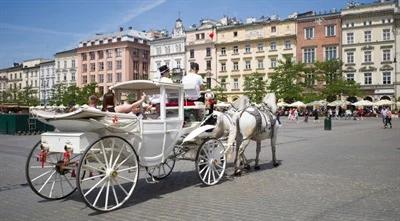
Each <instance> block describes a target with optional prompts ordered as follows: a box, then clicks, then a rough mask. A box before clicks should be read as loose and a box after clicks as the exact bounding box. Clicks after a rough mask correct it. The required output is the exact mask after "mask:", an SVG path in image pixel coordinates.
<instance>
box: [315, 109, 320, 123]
mask: <svg viewBox="0 0 400 221" xmlns="http://www.w3.org/2000/svg"><path fill="white" fill-rule="evenodd" d="M318 114H319V113H318V108H315V109H314V122H317V121H318V122H319V116H318Z"/></svg>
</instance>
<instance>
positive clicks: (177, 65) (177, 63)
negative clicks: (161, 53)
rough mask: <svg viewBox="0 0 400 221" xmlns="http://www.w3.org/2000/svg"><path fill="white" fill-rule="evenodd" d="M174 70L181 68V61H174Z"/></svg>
mask: <svg viewBox="0 0 400 221" xmlns="http://www.w3.org/2000/svg"><path fill="white" fill-rule="evenodd" d="M175 62H176V68H181V59H176V60H175Z"/></svg>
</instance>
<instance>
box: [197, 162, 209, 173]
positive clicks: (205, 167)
mask: <svg viewBox="0 0 400 221" xmlns="http://www.w3.org/2000/svg"><path fill="white" fill-rule="evenodd" d="M205 164H206V166H204V167H203V169H201V170H200V171H199V173H202V172H203V171H204V170H205V169H207V168H208V163H207V162H206V163H205Z"/></svg>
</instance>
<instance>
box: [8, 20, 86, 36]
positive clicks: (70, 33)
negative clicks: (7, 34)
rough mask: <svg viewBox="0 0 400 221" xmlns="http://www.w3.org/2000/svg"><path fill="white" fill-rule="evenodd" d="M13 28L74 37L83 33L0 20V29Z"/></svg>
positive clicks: (14, 29)
mask: <svg viewBox="0 0 400 221" xmlns="http://www.w3.org/2000/svg"><path fill="white" fill-rule="evenodd" d="M1 29H5V30H13V31H22V32H34V33H41V34H53V35H66V36H75V37H82V36H84V35H83V34H80V33H73V32H64V31H55V30H51V29H46V28H38V27H31V26H30V27H28V26H22V25H14V24H8V23H3V22H0V30H1Z"/></svg>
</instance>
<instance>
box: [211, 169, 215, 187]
mask: <svg viewBox="0 0 400 221" xmlns="http://www.w3.org/2000/svg"><path fill="white" fill-rule="evenodd" d="M214 172H215V170H214V168H213V169H212V170H211V173H212V178H213V183H214V182H215V174H214Z"/></svg>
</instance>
